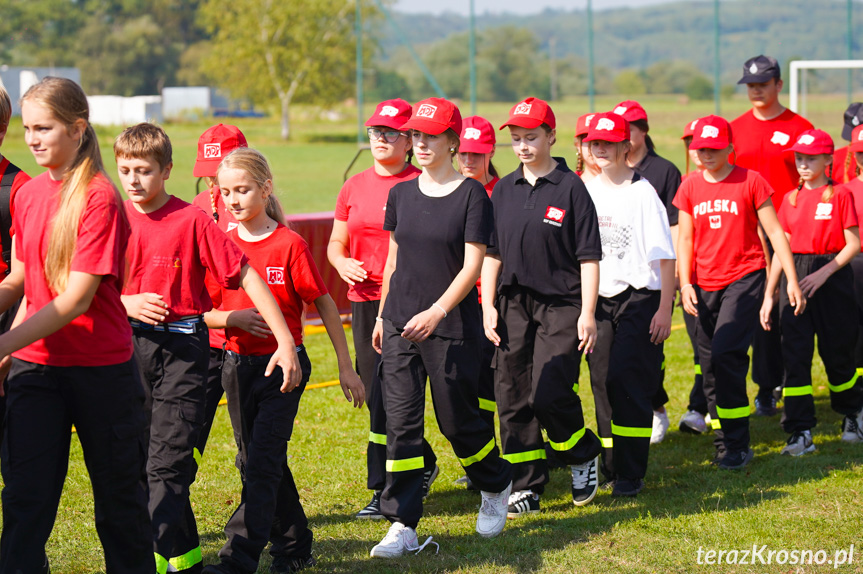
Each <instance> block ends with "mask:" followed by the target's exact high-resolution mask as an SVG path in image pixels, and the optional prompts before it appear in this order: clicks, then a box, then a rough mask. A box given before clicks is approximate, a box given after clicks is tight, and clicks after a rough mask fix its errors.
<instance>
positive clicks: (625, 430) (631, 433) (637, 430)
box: [611, 423, 653, 438]
mask: <svg viewBox="0 0 863 574" xmlns="http://www.w3.org/2000/svg"><path fill="white" fill-rule="evenodd" d="M651 433H653V428H651V427H622V426H618V425H616V424H614V423H611V434H615V435H617V436H626V437H635V438H650V435H651Z"/></svg>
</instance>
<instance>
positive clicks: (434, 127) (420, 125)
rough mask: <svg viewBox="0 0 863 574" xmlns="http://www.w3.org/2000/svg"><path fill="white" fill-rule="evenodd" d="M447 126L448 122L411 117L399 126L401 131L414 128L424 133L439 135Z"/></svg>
mask: <svg viewBox="0 0 863 574" xmlns="http://www.w3.org/2000/svg"><path fill="white" fill-rule="evenodd" d="M449 127H450V126H449V124H442V123H440V122H435V121H432V120H428V119H426V118H411V119H409V120H408V121H407V122H405V125H403V126H402V127H401V131H407V130H416V131H418V132H422V133H424V134H432V135H440V134H442V133H444V132H445V131H447V130H448V129H449Z"/></svg>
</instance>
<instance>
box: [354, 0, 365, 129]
mask: <svg viewBox="0 0 863 574" xmlns="http://www.w3.org/2000/svg"><path fill="white" fill-rule="evenodd" d="M361 2H362V0H356V9H357V13H356V18H355V22H354V33H355V34H356V35H357V143H358V144H362V143H363V142H364V141H365V138H364V137H363V136H364V135H365V134H364V133H363V132H364V130H363V123H364V122H363V91H364V90H363V12H362V8H361Z"/></svg>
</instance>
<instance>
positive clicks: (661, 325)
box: [650, 307, 671, 345]
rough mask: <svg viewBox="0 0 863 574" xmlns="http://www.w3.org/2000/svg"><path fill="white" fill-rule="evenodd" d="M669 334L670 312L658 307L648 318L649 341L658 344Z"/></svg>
mask: <svg viewBox="0 0 863 574" xmlns="http://www.w3.org/2000/svg"><path fill="white" fill-rule="evenodd" d="M670 335H671V313H670V312H669V311H666V310H664V309H662V307H660V308H659V309H658V310H657V311H656V314H655V315H654V316H653V319H651V320H650V342H651V343H653V344H654V345H659V344H660V343H662V342H663V341H665V340H666V339H667V338H668V337H669V336H670Z"/></svg>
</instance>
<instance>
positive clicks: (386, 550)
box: [370, 522, 440, 558]
mask: <svg viewBox="0 0 863 574" xmlns="http://www.w3.org/2000/svg"><path fill="white" fill-rule="evenodd" d="M429 543H431V544H434V545H435V546H437V547H438V548H437V549H438V550H440V546H438V543H437V542H432V537H431V536H429V537H428V538H427V539H426V541H425V542H423V543H422V545H420V544H419V541H418V540H417V531H416V530H414V529H413V528H411V527H410V526H405V525H404V524H402V523H401V522H393V523H392V526H390V529H389V531H387V535H386V536H384V537H383V539H382V540H381V541H380V542H378V543H377V544H376V545H375V547H374V548H372V551H371V552H370V556H371V557H372V558H397V557H399V556H401V555H402V554H404V553H405V552H414V553H416V554H419V552H420V551H421V550H422V549H423V548H425V547H426V546H428V544H429ZM435 554H437V551H435Z"/></svg>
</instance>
